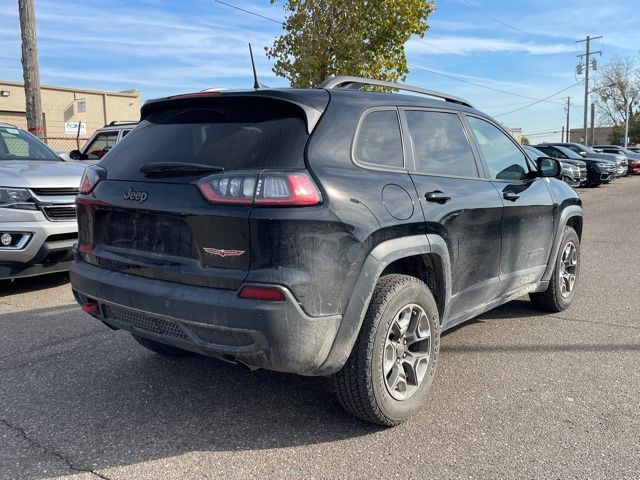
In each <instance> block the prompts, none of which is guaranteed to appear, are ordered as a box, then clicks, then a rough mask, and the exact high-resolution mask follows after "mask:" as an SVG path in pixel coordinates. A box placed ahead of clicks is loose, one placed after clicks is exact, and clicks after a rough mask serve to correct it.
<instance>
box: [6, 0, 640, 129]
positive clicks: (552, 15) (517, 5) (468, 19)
mask: <svg viewBox="0 0 640 480" xmlns="http://www.w3.org/2000/svg"><path fill="white" fill-rule="evenodd" d="M228 3H232V4H234V5H237V6H238V7H242V8H245V9H248V10H251V11H254V12H256V13H260V14H262V15H265V16H267V17H270V18H273V19H276V20H282V19H283V9H282V1H280V2H279V3H278V4H276V5H270V4H269V2H268V0H264V1H258V0H242V1H233V0H228ZM0 6H1V7H2V9H1V10H2V15H0V78H1V79H4V80H15V81H21V80H22V70H21V64H20V30H19V24H18V9H17V2H16V1H14V0H1V1H0ZM36 18H37V29H38V42H39V50H40V75H41V81H42V83H45V84H52V85H65V86H73V87H84V88H94V89H106V90H128V89H132V88H137V89H140V90H141V94H142V98H143V99H149V98H154V97H158V96H164V95H168V94H174V93H179V92H188V91H197V90H201V89H204V88H209V87H235V88H238V87H241V88H243V87H249V86H251V84H252V80H251V69H250V63H249V60H248V54H247V42H251V43H252V44H253V45H254V53H256V57H257V58H256V60H257V66H258V70H259V75H260V79H261V81H262V82H263V83H266V84H268V85H270V86H286V85H287V82H286V80H284V79H282V78H277V77H275V76H274V75H273V73H272V72H271V62H270V61H269V60H268V59H267V58H266V57H265V56H264V54H263V52H262V48H261V47H264V46H267V45H271V43H272V42H273V39H274V38H275V37H276V36H277V35H278V34H279V33H280V32H281V27H280V26H279V25H278V24H277V23H276V22H271V21H268V20H264V19H261V18H259V17H256V16H252V15H249V14H246V13H243V12H240V11H238V10H235V9H232V8H230V7H227V6H224V5H222V4H219V3H216V2H215V1H214V0H192V1H185V2H180V1H175V0H174V1H164V0H129V1H126V0H116V1H110V2H105V1H98V0H82V1H80V0H65V1H64V2H62V1H60V0H36ZM429 23H430V25H431V28H430V29H429V30H428V31H427V33H426V35H425V37H424V39H417V38H413V39H411V40H410V41H409V42H408V43H407V45H406V50H407V57H408V61H409V64H410V65H412V66H413V67H412V68H411V73H410V74H409V76H408V78H407V82H408V83H412V84H415V85H420V86H424V87H428V88H432V89H435V90H442V91H446V92H448V93H451V94H454V95H458V96H461V97H463V98H466V99H467V100H469V101H471V102H472V103H473V104H474V105H475V106H477V107H479V108H480V109H482V110H484V111H485V112H487V113H489V114H491V115H494V116H497V119H498V120H500V121H501V122H502V123H503V124H505V125H508V126H510V127H522V128H523V131H524V133H525V135H526V134H530V135H531V134H536V133H540V132H548V131H554V130H559V129H560V128H561V126H562V125H563V124H564V118H565V111H564V108H563V105H562V103H563V97H564V98H566V96H567V95H571V96H572V97H573V99H574V105H573V111H572V116H571V126H572V128H575V127H580V126H581V125H582V105H583V103H584V100H583V87H582V85H578V86H575V87H572V88H570V89H568V90H566V91H565V92H562V93H560V94H559V95H557V96H556V97H553V98H552V99H551V100H552V101H553V102H554V103H551V102H541V103H539V104H537V105H535V106H532V107H528V108H524V109H522V110H520V111H518V112H514V113H508V114H506V115H503V114H504V113H506V112H509V111H511V110H515V109H518V108H520V107H524V106H526V105H528V104H531V103H533V102H534V101H535V100H536V99H542V98H545V97H548V96H550V95H552V94H553V93H555V92H558V91H560V90H562V89H564V88H566V87H569V86H570V85H573V84H575V83H576V82H577V81H580V80H581V77H576V76H575V65H576V63H577V61H578V59H577V58H576V55H577V54H578V53H581V50H582V49H583V48H584V44H576V43H575V40H578V39H580V38H584V37H585V36H586V35H587V34H590V35H592V36H595V35H605V37H604V38H603V39H601V40H598V41H596V42H594V44H593V48H594V49H596V50H602V51H603V53H604V55H603V56H602V57H601V59H600V61H601V62H602V63H606V62H607V61H608V60H610V59H611V58H613V57H614V56H616V55H621V56H631V55H637V54H638V51H639V50H640V27H639V26H640V9H638V0H616V1H615V2H614V1H611V2H608V1H603V0H597V1H596V0H564V1H562V2H558V1H550V0H538V1H528V0H527V1H513V0H511V1H506V0H495V1H479V0H440V1H438V3H437V10H436V12H435V13H434V14H433V15H432V16H430V18H429ZM425 69H428V70H425ZM429 70H430V71H429ZM434 72H435V73H434ZM451 77H453V78H451ZM465 82H472V83H475V84H478V85H473V84H471V83H465ZM479 85H481V86H479ZM499 90H502V91H499ZM506 92H510V93H506ZM513 94H517V95H513ZM518 95H519V96H518ZM555 102H557V103H555ZM559 137H560V134H559V133H558V134H553V135H534V136H533V137H531V140H533V141H544V140H549V139H559Z"/></svg>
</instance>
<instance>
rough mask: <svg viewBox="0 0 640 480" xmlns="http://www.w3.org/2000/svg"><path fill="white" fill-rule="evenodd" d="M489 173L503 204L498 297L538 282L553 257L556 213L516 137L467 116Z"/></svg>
mask: <svg viewBox="0 0 640 480" xmlns="http://www.w3.org/2000/svg"><path fill="white" fill-rule="evenodd" d="M466 118H467V122H468V124H469V127H470V130H471V131H472V132H473V136H474V138H475V140H476V143H477V147H478V150H479V151H480V153H481V155H482V158H483V161H484V164H485V169H486V170H487V173H488V176H489V178H490V179H491V180H492V182H493V185H494V187H495V188H496V190H497V191H498V192H499V193H500V196H501V197H502V202H503V204H504V209H503V214H502V258H501V260H500V272H501V276H500V291H499V293H500V294H506V293H510V292H513V291H515V290H517V289H518V288H520V287H522V286H525V285H529V284H532V283H535V282H537V281H538V280H540V278H541V277H542V274H543V273H544V270H545V269H546V266H547V261H548V260H549V256H550V253H551V244H552V242H553V237H554V232H555V230H554V224H555V223H554V212H555V208H554V205H553V201H552V199H551V194H550V193H549V189H548V188H547V184H546V182H548V181H549V180H548V179H545V178H539V177H533V176H532V175H530V172H531V171H532V166H531V164H530V163H529V161H528V160H527V156H526V155H525V153H524V152H523V151H522V150H521V149H520V148H519V147H518V146H517V144H516V143H515V141H514V140H513V138H512V137H511V136H510V135H509V134H507V133H506V132H504V131H503V130H502V129H501V128H499V127H498V126H497V125H495V124H494V123H492V122H490V121H488V120H487V119H484V118H480V117H477V116H472V115H467V116H466Z"/></svg>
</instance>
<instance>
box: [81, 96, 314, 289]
mask: <svg viewBox="0 0 640 480" xmlns="http://www.w3.org/2000/svg"><path fill="white" fill-rule="evenodd" d="M307 139H308V133H307V130H306V125H305V121H304V119H303V118H302V117H301V114H300V112H299V110H298V109H297V108H296V107H294V106H292V105H291V104H289V103H288V102H284V101H275V100H268V99H260V98H251V99H247V98H234V97H226V98H220V99H208V100H206V101H204V102H203V103H202V104H198V103H195V101H191V102H190V103H188V105H186V106H185V105H184V104H180V105H175V102H173V103H172V102H168V105H167V106H166V108H161V109H156V111H154V112H153V113H150V114H149V115H148V116H147V117H146V118H145V119H144V120H143V121H142V122H141V123H140V125H139V126H138V127H137V128H136V129H135V130H133V131H131V133H129V134H128V135H127V136H126V137H125V138H123V139H122V141H121V142H119V143H118V144H117V145H116V146H115V147H114V148H113V150H112V151H111V152H110V154H109V155H108V156H106V157H105V158H104V160H103V161H102V162H101V163H100V166H102V167H103V168H105V169H106V171H107V178H106V180H104V181H102V182H100V183H99V184H98V185H97V187H96V189H95V194H94V195H93V197H94V198H82V197H80V199H79V209H78V210H79V213H78V215H79V223H80V225H81V231H82V232H81V235H80V245H79V249H80V251H81V253H82V255H83V256H84V259H85V260H86V261H88V262H91V263H95V264H98V265H101V266H103V267H105V268H109V269H113V270H118V271H122V272H126V273H130V274H134V275H140V276H147V277H152V278H160V279H165V280H170V281H176V282H181V283H190V284H196V285H205V286H212V287H219V288H229V289H235V288H238V287H239V285H240V284H241V282H242V281H243V280H244V278H245V277H246V275H247V272H248V271H249V267H250V257H251V252H250V227H249V216H250V212H251V209H252V206H251V204H252V199H253V192H254V189H255V186H256V182H257V178H258V175H259V173H260V172H261V171H263V170H265V169H299V168H304V148H305V145H306V142H307ZM172 162H174V163H175V162H178V163H180V164H185V163H192V164H193V163H195V164H199V165H205V166H210V167H214V166H215V167H219V169H220V170H221V172H220V173H219V174H215V173H213V174H212V173H211V172H209V173H202V172H201V173H197V172H195V173H194V172H177V171H171V170H169V171H165V172H155V173H153V172H152V173H145V172H144V171H143V170H144V169H143V168H141V167H143V166H144V165H147V166H148V165H150V164H156V165H157V164H158V163H161V164H171V163H172ZM222 170H224V171H223V172H222ZM212 175H213V177H215V178H214V179H212V180H211V185H214V183H215V185H214V187H213V188H215V189H217V192H218V193H220V194H221V195H222V196H224V197H225V198H224V199H223V202H222V203H220V202H214V203H211V202H208V201H207V200H206V199H205V197H204V196H203V193H202V192H201V191H200V190H199V188H198V186H197V185H196V182H198V181H199V180H201V179H202V178H204V177H210V176H212ZM216 175H218V176H217V177H216ZM245 191H246V192H248V193H247V195H248V196H250V198H251V201H249V202H243V201H242V199H241V198H240V197H242V196H243V194H244V193H243V192H245Z"/></svg>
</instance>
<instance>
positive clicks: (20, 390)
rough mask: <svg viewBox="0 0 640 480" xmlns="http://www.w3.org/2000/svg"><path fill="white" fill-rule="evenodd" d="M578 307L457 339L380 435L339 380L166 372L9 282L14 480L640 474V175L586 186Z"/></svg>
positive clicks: (506, 320) (515, 317) (524, 312)
mask: <svg viewBox="0 0 640 480" xmlns="http://www.w3.org/2000/svg"><path fill="white" fill-rule="evenodd" d="M580 195H581V196H582V198H583V201H584V205H585V228H584V234H583V251H582V260H583V263H582V271H581V279H580V285H579V291H578V293H577V297H576V299H575V302H574V304H573V306H572V307H571V308H570V309H569V310H567V311H566V312H563V313H561V314H557V315H541V314H540V312H538V311H536V310H534V309H533V308H532V307H531V306H530V304H529V302H528V301H526V299H521V300H518V301H515V302H512V303H510V304H508V305H506V306H504V307H501V308H498V309H496V310H493V311H491V312H489V313H487V314H485V315H483V316H482V317H480V318H478V319H476V320H474V321H472V322H469V323H467V324H465V325H463V326H462V327H459V328H457V329H455V330H453V331H450V332H449V333H447V334H446V335H445V336H444V337H443V340H442V354H441V357H440V364H439V367H438V373H437V375H436V379H435V381H434V384H433V388H432V391H431V394H430V401H429V404H428V405H427V406H426V407H425V408H424V409H423V410H422V411H421V412H420V413H419V414H418V415H417V416H415V417H414V418H412V419H411V420H410V421H409V422H407V423H406V424H404V425H402V426H400V427H397V428H393V429H381V428H377V427H373V426H370V425H367V424H365V423H362V422H360V421H358V420H355V419H353V418H351V417H350V416H349V415H347V414H346V413H344V412H343V411H342V410H341V408H340V406H339V405H338V403H337V401H336V399H335V397H334V395H333V392H332V384H331V381H329V380H328V379H324V378H304V377H298V376H293V375H286V374H279V373H273V372H265V371H258V372H254V373H249V372H246V371H244V370H242V369H240V368H238V367H234V366H232V365H227V364H224V363H221V362H218V361H215V360H212V359H208V358H203V357H198V356H191V357H186V358H182V359H177V360H176V359H165V358H162V357H159V356H157V355H155V354H153V353H151V352H148V351H146V350H144V349H143V348H141V347H139V346H138V345H137V344H136V343H135V342H134V340H133V339H132V338H131V337H130V336H129V335H128V334H126V333H124V332H113V331H111V330H109V329H108V328H107V327H105V326H103V325H101V324H100V323H99V322H97V321H96V320H94V319H92V318H90V317H89V316H87V315H85V314H83V313H81V311H80V310H79V308H77V307H76V305H75V303H74V301H73V297H72V295H71V291H70V288H69V284H68V283H67V279H66V276H64V275H62V276H60V275H58V276H50V277H43V278H39V279H35V280H28V281H26V280H23V281H17V282H15V283H13V284H10V283H8V282H0V329H1V332H2V334H1V335H0V478H2V479H10V480H18V479H45V478H65V479H69V480H71V479H74V480H75V479H95V478H103V479H114V480H115V479H160V478H162V479H187V478H189V479H190V478H201V479H208V478H209V479H213V478H285V477H286V478H381V477H383V476H384V477H386V478H467V479H468V478H615V479H622V478H629V479H632V478H633V479H638V478H640V253H639V248H640V240H639V239H640V177H633V178H626V179H621V180H617V181H616V182H615V183H614V184H612V185H607V186H603V187H601V188H598V189H581V190H580Z"/></svg>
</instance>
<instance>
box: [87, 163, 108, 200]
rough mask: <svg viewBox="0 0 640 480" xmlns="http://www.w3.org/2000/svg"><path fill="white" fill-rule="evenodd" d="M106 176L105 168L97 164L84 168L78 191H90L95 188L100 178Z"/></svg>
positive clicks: (102, 178)
mask: <svg viewBox="0 0 640 480" xmlns="http://www.w3.org/2000/svg"><path fill="white" fill-rule="evenodd" d="M106 176H107V172H106V170H105V169H104V168H102V167H99V166H97V165H92V166H90V167H87V168H85V170H84V173H83V174H82V180H80V193H81V194H82V195H87V194H89V193H91V192H92V191H93V189H94V188H96V185H98V183H100V181H101V180H104V179H105V177H106Z"/></svg>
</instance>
